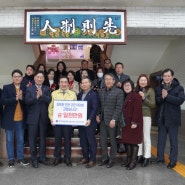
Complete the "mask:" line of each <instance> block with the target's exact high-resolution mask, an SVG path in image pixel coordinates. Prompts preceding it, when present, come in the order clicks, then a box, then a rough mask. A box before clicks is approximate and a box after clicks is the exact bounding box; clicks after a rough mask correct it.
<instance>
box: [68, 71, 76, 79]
mask: <svg viewBox="0 0 185 185" xmlns="http://www.w3.org/2000/svg"><path fill="white" fill-rule="evenodd" d="M69 73H71V74H72V75H73V76H74V78H75V72H74V71H72V70H69V71H68V72H67V75H68V74H69Z"/></svg>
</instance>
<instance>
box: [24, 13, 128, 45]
mask: <svg viewBox="0 0 185 185" xmlns="http://www.w3.org/2000/svg"><path fill="white" fill-rule="evenodd" d="M25 43H117V44H126V11H125V10H38V9H36V10H25Z"/></svg>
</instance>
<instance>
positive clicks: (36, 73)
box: [34, 71, 45, 78]
mask: <svg viewBox="0 0 185 185" xmlns="http://www.w3.org/2000/svg"><path fill="white" fill-rule="evenodd" d="M38 74H42V75H43V77H44V78H45V74H44V72H43V71H36V72H35V74H34V76H37V75H38Z"/></svg>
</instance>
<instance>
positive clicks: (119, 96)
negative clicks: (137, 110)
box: [98, 87, 123, 125]
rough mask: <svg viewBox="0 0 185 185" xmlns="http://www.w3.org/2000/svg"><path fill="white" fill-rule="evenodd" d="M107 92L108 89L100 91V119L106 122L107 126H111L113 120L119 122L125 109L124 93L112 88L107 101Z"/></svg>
mask: <svg viewBox="0 0 185 185" xmlns="http://www.w3.org/2000/svg"><path fill="white" fill-rule="evenodd" d="M105 91H106V88H103V89H100V90H99V91H98V95H99V101H100V107H99V111H98V114H99V115H100V119H101V120H104V122H105V124H106V125H109V123H110V121H111V120H112V119H114V120H115V121H116V122H117V121H118V120H119V118H120V115H121V111H122V107H123V91H122V90H121V89H118V88H116V87H112V89H111V90H110V92H109V95H108V97H107V99H106V100H105Z"/></svg>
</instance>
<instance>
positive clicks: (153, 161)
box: [151, 158, 164, 164]
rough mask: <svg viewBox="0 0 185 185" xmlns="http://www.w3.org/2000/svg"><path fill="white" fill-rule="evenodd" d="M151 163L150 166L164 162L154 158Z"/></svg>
mask: <svg viewBox="0 0 185 185" xmlns="http://www.w3.org/2000/svg"><path fill="white" fill-rule="evenodd" d="M151 163H152V164H158V163H164V160H160V159H158V158H156V159H155V160H152V161H151Z"/></svg>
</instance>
